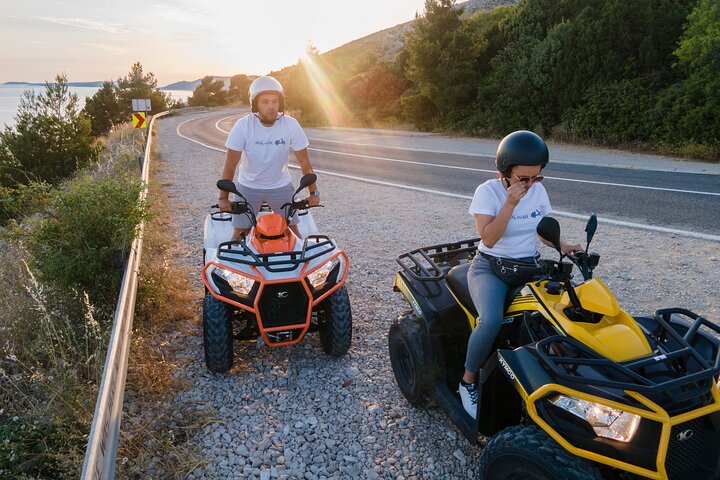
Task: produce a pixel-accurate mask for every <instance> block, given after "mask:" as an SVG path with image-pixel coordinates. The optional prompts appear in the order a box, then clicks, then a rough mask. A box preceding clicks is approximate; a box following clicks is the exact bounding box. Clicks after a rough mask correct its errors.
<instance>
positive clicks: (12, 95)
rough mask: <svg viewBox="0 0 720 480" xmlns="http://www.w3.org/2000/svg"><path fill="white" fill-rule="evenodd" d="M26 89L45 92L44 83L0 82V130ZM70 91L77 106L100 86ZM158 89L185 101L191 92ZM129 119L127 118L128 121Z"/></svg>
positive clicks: (9, 123)
mask: <svg viewBox="0 0 720 480" xmlns="http://www.w3.org/2000/svg"><path fill="white" fill-rule="evenodd" d="M26 90H33V91H35V94H36V95H39V94H43V95H44V94H45V86H44V85H30V84H12V85H7V84H2V83H0V130H4V128H5V125H7V126H12V125H14V124H15V114H16V113H17V109H18V107H19V106H20V100H21V99H22V96H23V92H25V91H26ZM68 90H69V91H70V93H74V94H75V95H77V96H78V105H79V108H82V107H83V106H85V99H86V98H87V97H92V96H93V95H95V93H96V92H97V91H98V90H100V87H68ZM160 91H162V92H165V93H169V94H170V95H171V97H172V99H173V100H182V101H185V100H187V99H188V97H189V96H191V95H192V94H193V92H192V91H191V90H163V89H160ZM129 121H131V119H130V118H128V122H129Z"/></svg>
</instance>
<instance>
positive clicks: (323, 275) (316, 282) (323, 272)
mask: <svg viewBox="0 0 720 480" xmlns="http://www.w3.org/2000/svg"><path fill="white" fill-rule="evenodd" d="M338 263H340V260H338V259H337V258H334V259H332V260H331V261H329V262H327V263H326V264H324V265H323V266H322V267H320V268H318V269H317V270H315V271H314V272H312V273H311V274H310V275H308V277H307V278H308V280H310V285H312V287H313V288H318V287H319V286H320V285H322V284H323V283H325V280H327V277H328V275H330V272H332V270H333V268H335V266H336V265H337V264H338Z"/></svg>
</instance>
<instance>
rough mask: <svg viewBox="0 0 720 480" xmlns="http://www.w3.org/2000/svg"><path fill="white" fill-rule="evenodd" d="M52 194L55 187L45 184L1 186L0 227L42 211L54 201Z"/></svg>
mask: <svg viewBox="0 0 720 480" xmlns="http://www.w3.org/2000/svg"><path fill="white" fill-rule="evenodd" d="M52 192H53V187H52V186H51V185H50V184H48V183H45V182H30V183H28V184H27V185H18V186H16V187H14V188H13V187H2V186H0V226H2V225H6V224H7V223H8V222H9V221H10V220H18V219H20V218H22V217H25V216H29V215H31V214H33V213H35V212H38V211H40V210H42V209H43V208H45V207H46V206H47V205H48V204H49V203H50V201H51V200H52Z"/></svg>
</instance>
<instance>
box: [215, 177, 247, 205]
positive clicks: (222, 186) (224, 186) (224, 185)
mask: <svg viewBox="0 0 720 480" xmlns="http://www.w3.org/2000/svg"><path fill="white" fill-rule="evenodd" d="M216 185H217V188H218V189H219V190H222V191H223V192H229V193H234V194H235V195H237V196H238V197H240V198H242V199H243V201H245V202H247V200H245V197H243V196H242V193H240V192H238V190H237V187H235V182H233V181H232V180H228V179H227V178H221V179H220V180H218V181H217V184H216ZM236 213H237V212H236ZM243 213H244V212H243Z"/></svg>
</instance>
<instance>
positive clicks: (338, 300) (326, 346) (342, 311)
mask: <svg viewBox="0 0 720 480" xmlns="http://www.w3.org/2000/svg"><path fill="white" fill-rule="evenodd" d="M318 324H319V325H318V327H319V328H318V330H319V331H318V334H319V335H320V345H322V348H323V350H324V351H325V353H327V354H328V355H330V356H331V357H339V356H341V355H344V354H345V353H346V352H347V351H348V349H349V348H350V342H351V341H352V311H351V309H350V297H349V296H348V293H347V289H346V288H345V285H343V286H342V287H340V288H338V289H337V290H335V291H334V292H333V293H331V294H330V295H329V296H328V297H327V298H326V299H325V300H323V301H322V312H321V320H320V321H319V322H318Z"/></svg>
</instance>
